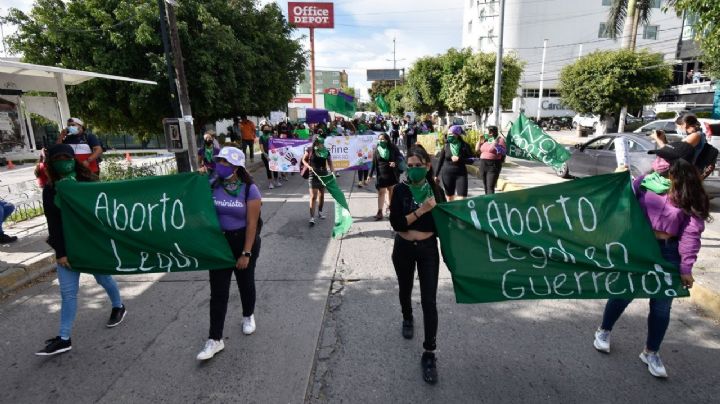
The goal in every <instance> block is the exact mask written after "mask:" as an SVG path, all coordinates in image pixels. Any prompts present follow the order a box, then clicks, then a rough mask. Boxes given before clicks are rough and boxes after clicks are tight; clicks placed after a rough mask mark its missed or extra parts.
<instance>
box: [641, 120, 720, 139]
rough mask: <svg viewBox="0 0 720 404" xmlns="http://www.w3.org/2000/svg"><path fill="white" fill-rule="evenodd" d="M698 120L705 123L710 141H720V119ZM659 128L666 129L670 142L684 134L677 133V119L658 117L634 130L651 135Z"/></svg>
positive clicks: (706, 134)
mask: <svg viewBox="0 0 720 404" xmlns="http://www.w3.org/2000/svg"><path fill="white" fill-rule="evenodd" d="M698 121H700V123H701V124H702V125H703V133H705V136H706V138H707V140H708V141H709V142H720V138H718V137H719V136H720V130H719V129H720V127H719V126H718V125H720V120H717V119H707V118H698ZM658 129H659V130H663V131H665V134H667V135H668V141H670V142H674V141H677V140H682V136H680V135H678V134H677V130H676V127H675V119H658V120H657V121H654V122H650V123H649V124H647V125H643V126H641V127H639V128H638V129H636V130H635V131H633V133H637V134H640V133H644V134H646V135H649V134H650V133H651V132H652V131H654V130H658ZM713 144H714V143H713Z"/></svg>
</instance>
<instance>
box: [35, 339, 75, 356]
mask: <svg viewBox="0 0 720 404" xmlns="http://www.w3.org/2000/svg"><path fill="white" fill-rule="evenodd" d="M71 349H72V341H71V340H67V341H66V340H64V339H62V338H60V337H55V338H51V339H49V340H47V341H45V348H43V349H41V350H39V351H37V352H35V355H37V356H52V355H57V354H61V353H63V352H67V351H69V350H71Z"/></svg>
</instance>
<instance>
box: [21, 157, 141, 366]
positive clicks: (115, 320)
mask: <svg viewBox="0 0 720 404" xmlns="http://www.w3.org/2000/svg"><path fill="white" fill-rule="evenodd" d="M76 159H77V157H76V156H75V151H74V150H73V148H72V147H71V146H70V145H68V144H56V145H53V146H51V147H50V149H48V166H47V169H48V178H49V182H48V184H47V185H46V186H45V188H43V193H42V198H43V209H44V210H45V217H46V218H47V226H48V240H47V242H48V244H50V246H51V247H52V248H53V249H54V250H55V258H56V260H57V265H56V270H57V278H58V282H59V283H60V296H61V305H60V330H59V333H58V336H56V337H55V338H51V339H48V340H47V341H45V348H43V349H41V350H39V351H38V352H36V353H35V354H36V355H39V356H49V355H56V354H60V353H63V352H67V351H69V350H71V349H72V340H71V338H70V336H71V332H72V326H73V322H74V321H75V315H76V313H77V295H78V289H79V288H80V273H79V272H76V271H73V270H72V269H71V268H72V267H71V264H72V263H71V262H70V261H69V260H68V256H67V250H66V247H65V236H64V233H63V222H62V217H61V213H60V211H61V209H62V207H60V206H58V205H56V204H55V198H56V191H55V186H56V184H58V183H59V182H61V181H81V182H89V181H97V179H98V178H97V176H96V175H94V174H93V173H92V172H90V170H89V169H88V167H87V166H85V165H83V164H79V163H77V162H76ZM95 281H96V282H97V283H98V284H99V285H100V286H102V287H103V288H104V289H105V292H106V293H107V295H108V297H109V298H110V302H111V303H112V311H111V312H110V319H109V320H108V321H107V323H106V326H107V327H109V328H112V327H115V326H117V325H118V324H120V323H121V322H122V321H123V319H124V318H125V315H126V314H127V310H126V309H125V305H124V304H123V301H122V298H121V297H120V290H119V289H118V286H117V283H116V282H115V280H114V279H113V278H112V276H110V275H95Z"/></svg>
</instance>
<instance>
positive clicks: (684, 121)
mask: <svg viewBox="0 0 720 404" xmlns="http://www.w3.org/2000/svg"><path fill="white" fill-rule="evenodd" d="M675 124H676V125H684V126H692V127H693V128H695V129H696V130H697V132H700V128H701V125H700V121H699V120H698V119H697V116H695V115H693V114H687V115H683V116H680V117H678V118H677V119H676V120H675Z"/></svg>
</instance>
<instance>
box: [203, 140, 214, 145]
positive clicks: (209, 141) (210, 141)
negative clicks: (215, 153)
mask: <svg viewBox="0 0 720 404" xmlns="http://www.w3.org/2000/svg"><path fill="white" fill-rule="evenodd" d="M212 144H213V141H212V140H206V141H205V146H212Z"/></svg>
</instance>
